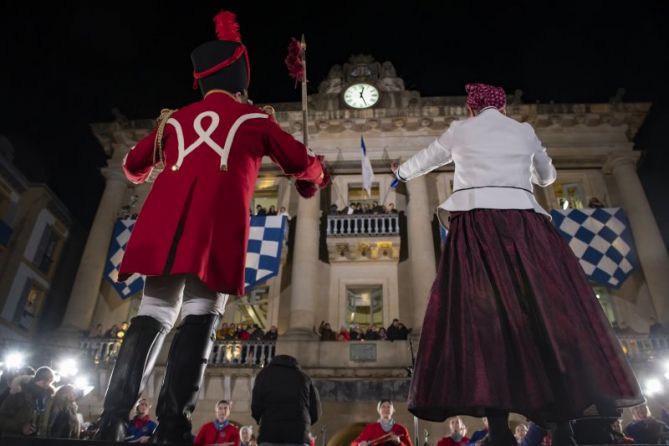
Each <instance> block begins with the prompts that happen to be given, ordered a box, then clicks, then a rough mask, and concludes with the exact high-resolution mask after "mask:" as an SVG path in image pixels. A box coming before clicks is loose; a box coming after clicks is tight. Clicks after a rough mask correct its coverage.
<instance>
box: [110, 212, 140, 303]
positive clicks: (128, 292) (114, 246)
mask: <svg viewBox="0 0 669 446" xmlns="http://www.w3.org/2000/svg"><path fill="white" fill-rule="evenodd" d="M135 221H136V220H135V219H134V218H119V219H118V220H116V225H115V226H114V235H113V236H112V239H111V243H110V245H109V255H107V263H106V265H105V279H107V280H108V281H109V283H111V285H112V286H113V287H114V289H115V290H116V292H117V293H118V295H119V296H121V298H122V299H125V298H127V297H129V296H132V295H133V294H135V293H137V292H138V291H141V290H142V289H143V288H144V276H143V275H141V274H136V273H135V274H133V275H132V276H130V277H129V278H128V279H127V280H126V281H124V282H117V280H118V267H119V265H120V264H121V260H123V254H125V247H126V246H127V245H128V240H130V234H131V233H132V229H133V228H134V227H135Z"/></svg>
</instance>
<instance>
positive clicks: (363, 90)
mask: <svg viewBox="0 0 669 446" xmlns="http://www.w3.org/2000/svg"><path fill="white" fill-rule="evenodd" d="M364 92H365V87H362V90H360V99H362V102H364V103H365V105H367V101H365V97H364V96H363V95H362V94H363V93H364Z"/></svg>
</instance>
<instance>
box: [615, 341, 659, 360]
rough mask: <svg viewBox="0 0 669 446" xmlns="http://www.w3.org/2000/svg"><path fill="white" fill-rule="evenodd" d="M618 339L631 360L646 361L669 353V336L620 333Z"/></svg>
mask: <svg viewBox="0 0 669 446" xmlns="http://www.w3.org/2000/svg"><path fill="white" fill-rule="evenodd" d="M618 341H620V345H621V347H622V349H623V352H625V355H626V356H627V357H628V358H629V360H630V362H645V361H652V360H654V359H658V358H660V357H662V356H664V355H668V354H669V337H667V336H662V337H651V336H648V335H618Z"/></svg>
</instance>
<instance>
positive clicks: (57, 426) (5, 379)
mask: <svg viewBox="0 0 669 446" xmlns="http://www.w3.org/2000/svg"><path fill="white" fill-rule="evenodd" d="M398 323H399V321H398V320H394V321H393V324H397V325H395V327H396V328H397V326H398V325H399V324H398ZM391 327H393V325H391ZM223 328H224V327H221V329H223ZM227 328H228V329H229V328H230V327H229V326H228V327H227ZM389 328H390V327H389ZM388 331H390V330H388ZM2 372H3V373H2V376H1V377H0V434H2V435H10V436H27V437H45V438H67V439H92V438H94V434H95V432H96V429H97V424H96V421H92V422H85V421H84V418H83V416H82V415H81V413H79V412H78V406H77V401H78V400H79V399H80V398H81V397H82V396H83V394H82V391H81V390H79V389H77V388H75V387H74V386H72V385H71V384H64V385H61V386H59V387H56V386H55V384H56V381H57V379H58V377H57V373H56V372H55V371H54V370H52V369H51V368H49V367H40V368H38V369H37V370H35V369H33V368H32V367H30V366H24V367H22V368H20V369H15V370H3V371H2ZM278 384H280V385H278ZM293 400H294V401H293ZM286 401H287V402H289V403H290V404H291V407H293V409H294V410H291V411H290V413H288V412H286V411H285V410H284V411H280V410H279V409H281V408H280V407H278V406H277V404H278V405H282V404H283V403H284V402H286ZM150 409H151V403H150V401H149V400H148V399H146V398H140V399H139V401H138V402H137V404H136V405H135V407H134V409H133V412H132V414H130V416H129V418H128V423H127V432H126V441H127V442H136V443H148V442H151V441H152V438H153V436H154V433H155V431H156V428H157V426H158V423H157V422H156V421H155V420H153V419H152V418H151V416H150V414H149V413H150ZM231 409H232V402H230V401H228V400H220V401H218V402H217V403H216V405H215V407H214V413H213V415H214V416H213V419H212V421H210V422H207V423H205V424H203V425H202V426H201V427H199V428H198V429H197V430H196V431H194V432H193V438H192V440H193V444H195V445H212V444H227V445H228V446H257V445H258V444H259V443H265V442H268V443H273V442H276V443H279V444H285V443H288V442H296V443H299V442H300V441H305V443H307V442H308V443H309V444H311V445H312V446H313V445H314V441H315V437H314V436H313V435H312V434H311V432H310V428H309V426H310V425H312V424H313V423H315V422H316V421H317V420H318V419H319V418H320V416H321V408H320V398H319V397H318V392H317V391H316V389H315V387H314V385H313V383H312V381H311V379H310V378H309V377H308V376H307V375H306V374H305V373H304V372H303V371H302V370H301V368H300V367H299V364H298V363H297V361H296V360H295V358H292V357H290V356H286V355H279V356H276V357H275V358H273V359H272V361H271V362H270V363H269V364H268V366H267V367H265V368H264V369H263V370H262V371H261V373H260V374H259V375H258V377H257V378H256V382H255V386H254V388H253V393H252V404H251V411H252V416H253V418H254V419H256V421H257V422H258V424H259V425H261V426H262V427H261V428H260V430H259V431H258V434H259V435H256V429H255V428H254V426H251V425H247V426H237V425H235V424H234V423H232V422H230V420H229V417H230V413H231ZM377 412H378V414H379V420H378V422H375V423H371V424H368V425H366V426H365V427H364V429H363V430H362V431H361V432H360V434H359V435H358V436H357V437H356V438H355V439H354V440H353V441H352V442H351V446H371V445H374V446H379V445H391V444H392V445H400V446H412V444H413V443H412V437H411V435H410V433H409V431H408V429H407V428H406V427H404V426H402V425H401V424H399V423H397V422H396V421H395V420H394V419H393V415H394V413H395V408H394V406H393V403H392V401H390V400H382V401H379V403H378V405H377ZM278 413H280V416H279V415H277V414H278ZM631 414H632V421H631V422H630V423H629V424H627V426H625V427H624V428H623V425H622V419H608V418H591V419H582V420H577V421H573V422H572V423H570V424H567V429H569V432H567V433H566V435H569V436H573V438H574V440H575V444H667V443H669V412H668V411H667V410H665V409H662V411H661V417H660V419H656V418H654V417H653V416H652V414H651V412H650V410H649V409H648V406H646V405H645V404H644V405H641V406H637V407H634V408H632V409H631ZM275 418H276V420H275ZM261 420H262V421H263V423H262V424H261ZM482 423H483V429H481V430H478V431H475V432H474V433H472V434H471V435H469V433H468V430H467V426H466V425H465V422H464V421H463V419H462V418H461V417H451V418H449V419H448V420H447V424H448V427H449V431H450V433H449V434H448V435H447V436H444V437H442V438H440V439H438V440H437V441H436V446H485V445H486V444H488V441H487V436H488V424H487V419H486V418H483V419H482ZM560 429H562V430H564V426H563V427H561V428H558V429H553V430H550V429H546V428H544V427H542V426H539V425H537V424H535V423H533V422H529V423H528V424H525V423H518V424H516V425H515V427H514V430H513V432H514V437H515V439H516V442H517V443H518V446H551V444H555V443H556V442H557V441H556V440H554V438H555V437H556V436H558V435H565V432H561V431H560ZM263 436H264V438H263ZM302 437H304V440H301V438H302ZM276 440H281V441H276ZM428 443H429V442H426V443H425V445H424V446H426V445H427V444H428ZM560 443H562V442H560Z"/></svg>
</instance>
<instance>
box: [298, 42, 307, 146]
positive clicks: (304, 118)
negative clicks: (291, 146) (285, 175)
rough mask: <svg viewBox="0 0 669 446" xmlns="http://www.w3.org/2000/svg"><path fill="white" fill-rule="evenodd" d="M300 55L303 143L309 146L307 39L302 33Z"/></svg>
mask: <svg viewBox="0 0 669 446" xmlns="http://www.w3.org/2000/svg"><path fill="white" fill-rule="evenodd" d="M300 56H301V59H302V66H303V70H304V74H303V75H302V143H303V144H304V145H305V146H307V147H309V127H308V123H309V110H308V108H307V41H306V40H305V39H304V34H302V40H301V41H300Z"/></svg>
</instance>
